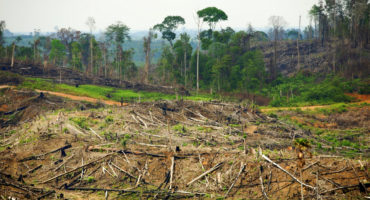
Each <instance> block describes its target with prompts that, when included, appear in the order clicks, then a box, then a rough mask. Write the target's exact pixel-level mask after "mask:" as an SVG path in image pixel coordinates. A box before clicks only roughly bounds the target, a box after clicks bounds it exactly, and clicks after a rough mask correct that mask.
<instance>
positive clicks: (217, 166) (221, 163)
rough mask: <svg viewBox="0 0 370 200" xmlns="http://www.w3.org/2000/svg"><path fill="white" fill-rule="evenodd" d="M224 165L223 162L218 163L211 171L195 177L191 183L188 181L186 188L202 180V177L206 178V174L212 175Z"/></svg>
mask: <svg viewBox="0 0 370 200" xmlns="http://www.w3.org/2000/svg"><path fill="white" fill-rule="evenodd" d="M223 164H224V162H220V163H218V164H217V165H215V166H214V167H212V168H211V169H209V170H207V171H206V172H204V173H203V174H201V175H199V176H198V177H196V178H195V179H193V180H192V181H190V182H189V183H187V184H186V186H189V185H191V184H193V183H194V182H195V181H197V180H199V179H201V178H203V177H204V176H206V175H207V174H209V173H212V172H214V171H216V170H217V169H218V168H220V167H222V165H223Z"/></svg>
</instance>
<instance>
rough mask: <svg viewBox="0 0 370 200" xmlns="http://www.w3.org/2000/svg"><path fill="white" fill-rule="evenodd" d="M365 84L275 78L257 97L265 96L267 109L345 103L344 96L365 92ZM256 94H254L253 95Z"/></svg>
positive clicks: (309, 77)
mask: <svg viewBox="0 0 370 200" xmlns="http://www.w3.org/2000/svg"><path fill="white" fill-rule="evenodd" d="M365 88H368V84H366V81H364V80H363V81H361V80H359V79H354V80H351V81H346V80H345V79H344V78H342V77H339V76H334V75H330V76H325V77H323V76H320V75H313V74H303V73H300V74H298V75H296V76H294V77H291V78H284V77H279V78H277V79H276V81H274V82H273V83H271V84H270V85H268V86H267V87H265V88H264V89H262V90H261V92H260V94H261V95H265V96H269V97H270V98H271V99H272V101H271V102H270V105H271V106H274V107H279V106H304V105H317V104H333V103H338V102H349V101H351V98H350V97H349V96H347V95H345V93H351V92H363V93H366V92H367V89H365ZM257 94H258V92H257Z"/></svg>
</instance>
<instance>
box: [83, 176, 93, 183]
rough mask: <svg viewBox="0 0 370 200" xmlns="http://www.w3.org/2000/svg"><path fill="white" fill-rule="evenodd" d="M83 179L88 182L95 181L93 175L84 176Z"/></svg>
mask: <svg viewBox="0 0 370 200" xmlns="http://www.w3.org/2000/svg"><path fill="white" fill-rule="evenodd" d="M84 180H85V181H87V182H88V183H93V182H95V177H93V176H88V177H85V178H84Z"/></svg>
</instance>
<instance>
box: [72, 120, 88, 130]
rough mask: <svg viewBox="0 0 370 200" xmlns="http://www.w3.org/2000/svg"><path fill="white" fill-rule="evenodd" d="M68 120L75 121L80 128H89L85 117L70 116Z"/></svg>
mask: <svg viewBox="0 0 370 200" xmlns="http://www.w3.org/2000/svg"><path fill="white" fill-rule="evenodd" d="M69 120H70V121H72V122H74V123H76V124H77V125H78V126H79V127H80V128H82V129H85V130H88V129H89V125H88V119H87V118H86V117H71V118H69Z"/></svg>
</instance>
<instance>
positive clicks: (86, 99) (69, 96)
mask: <svg viewBox="0 0 370 200" xmlns="http://www.w3.org/2000/svg"><path fill="white" fill-rule="evenodd" d="M3 88H13V89H14V88H15V86H10V85H0V89H3ZM35 91H36V92H43V93H45V94H51V95H54V96H59V97H64V98H68V99H71V100H75V101H87V102H91V103H97V102H101V103H104V104H106V105H116V106H121V103H120V102H117V101H112V100H103V99H96V98H91V97H85V96H76V95H71V94H66V93H62V92H52V91H47V90H38V89H36V90H35ZM127 105H128V103H123V106H127Z"/></svg>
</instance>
